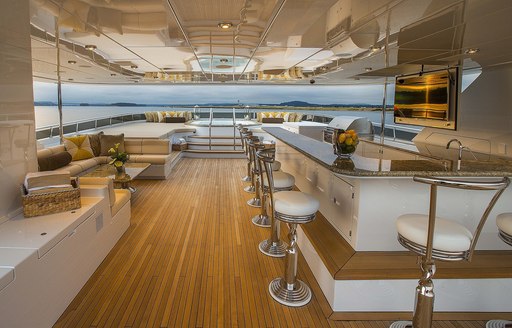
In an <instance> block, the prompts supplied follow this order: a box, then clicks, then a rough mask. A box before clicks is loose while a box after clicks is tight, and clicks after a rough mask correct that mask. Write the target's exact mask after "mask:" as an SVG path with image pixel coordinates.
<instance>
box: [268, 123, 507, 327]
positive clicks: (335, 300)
mask: <svg viewBox="0 0 512 328" xmlns="http://www.w3.org/2000/svg"><path fill="white" fill-rule="evenodd" d="M263 131H264V132H266V133H267V135H266V137H270V138H275V139H276V159H277V160H279V161H280V162H281V168H282V170H283V171H285V172H288V173H290V174H292V175H293V176H294V177H295V185H296V187H297V188H298V189H300V190H301V191H303V192H306V193H309V194H311V195H313V196H314V197H315V198H317V199H318V200H319V202H320V209H319V212H320V213H319V214H318V215H317V219H316V220H315V221H313V222H311V223H309V224H306V225H304V227H300V228H299V229H298V231H299V239H298V243H299V246H300V249H301V252H302V253H303V255H304V257H305V259H306V261H307V262H308V265H309V267H310V268H311V270H312V272H313V274H314V275H315V277H316V279H317V281H318V282H319V284H320V287H321V289H322V291H323V294H324V295H325V297H326V299H327V301H328V302H329V304H330V305H331V309H332V311H333V314H332V315H331V316H330V317H331V318H333V319H356V318H366V319H384V318H391V317H394V318H396V316H397V315H403V316H404V317H407V316H408V315H409V313H410V312H409V311H412V307H413V302H412V301H413V292H412V291H413V290H414V288H415V285H416V283H417V279H418V277H419V270H418V267H417V264H416V256H414V255H413V254H412V253H410V252H408V251H406V250H405V249H404V248H403V247H402V246H401V245H400V244H399V243H398V241H397V232H396V227H395V221H396V218H397V217H399V216H400V215H402V214H405V213H423V214H425V213H428V209H429V186H428V185H425V184H421V183H417V182H414V181H413V179H412V178H413V176H415V175H430V176H438V177H440V176H445V177H453V178H455V179H461V180H465V179H471V180H473V179H476V180H479V179H490V178H493V177H494V178H498V177H503V176H512V164H511V162H510V161H506V160H503V159H498V158H493V159H492V160H487V161H476V160H471V161H466V160H464V161H462V163H461V169H460V170H455V169H453V168H454V165H453V164H452V160H449V159H443V158H434V157H429V156H423V155H421V154H419V153H416V152H412V151H406V150H401V149H397V148H393V147H389V146H381V145H379V144H376V143H373V142H370V141H361V142H360V143H359V145H358V147H357V150H356V153H355V154H354V155H353V156H352V158H351V159H338V158H337V156H336V155H335V154H334V153H333V148H332V145H330V144H327V143H324V142H321V141H318V140H314V139H311V138H308V137H306V136H303V135H300V134H296V133H293V132H289V131H286V130H284V129H282V128H278V127H264V128H263ZM455 151H456V150H455V149H454V150H453V152H452V151H450V152H449V153H450V154H452V153H453V154H454V155H455V154H456V153H455ZM454 162H455V168H456V166H457V161H456V160H455V161H454ZM491 197H492V196H491V195H489V194H488V193H486V192H485V191H472V192H470V191H466V190H462V191H461V190H455V189H451V188H439V190H438V204H437V214H438V215H439V216H440V217H446V218H450V219H453V220H456V221H458V222H460V223H461V224H464V225H466V226H467V227H468V229H470V230H471V231H473V230H474V228H475V225H476V222H478V220H479V219H480V217H481V214H482V212H483V210H484V209H485V207H486V206H487V203H488V201H489V200H490V198H491ZM510 199H512V188H508V189H507V190H505V192H504V193H503V195H502V196H501V198H500V199H499V200H498V202H497V204H496V206H495V207H494V209H493V210H492V211H491V213H490V215H489V218H488V220H487V222H486V224H485V226H484V228H483V230H482V233H481V235H480V239H479V241H478V244H477V247H476V249H477V252H476V253H475V257H474V259H473V261H472V262H471V263H466V262H450V263H449V262H440V261H438V262H437V263H436V265H438V271H437V273H436V278H437V280H436V284H437V286H440V288H438V289H437V291H438V292H439V294H440V295H439V297H438V298H437V297H436V311H439V312H444V313H445V314H446V315H447V316H446V317H450V318H455V317H456V316H455V314H456V313H459V314H460V313H465V314H464V315H465V316H467V315H470V314H469V313H473V312H479V313H485V312H487V313H491V315H487V316H486V315H483V314H482V315H480V316H475V318H479V319H482V318H486V317H487V318H492V312H506V313H509V312H512V305H510V304H509V302H508V301H506V297H507V296H506V295H510V294H511V293H512V279H511V278H512V251H511V250H510V247H509V246H508V245H506V244H505V243H503V242H502V241H501V240H500V239H499V237H498V231H497V227H496V222H495V218H496V216H497V215H498V214H500V213H504V212H512V202H510ZM454 279H456V283H454ZM468 293H469V294H471V295H472V297H467V295H469V294H468ZM441 294H442V295H441ZM379 295H385V297H381V296H379ZM484 299H485V300H488V301H486V302H484V303H485V304H483V303H482V302H481V301H482V300H484ZM389 300H393V301H392V302H389ZM376 313H379V314H376ZM386 313H387V314H386ZM447 313H453V314H454V316H452V315H450V314H447Z"/></svg>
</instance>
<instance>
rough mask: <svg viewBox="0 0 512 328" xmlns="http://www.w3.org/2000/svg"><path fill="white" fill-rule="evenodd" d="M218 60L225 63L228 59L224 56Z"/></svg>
mask: <svg viewBox="0 0 512 328" xmlns="http://www.w3.org/2000/svg"><path fill="white" fill-rule="evenodd" d="M220 62H221V63H227V62H228V60H227V59H226V58H221V59H220Z"/></svg>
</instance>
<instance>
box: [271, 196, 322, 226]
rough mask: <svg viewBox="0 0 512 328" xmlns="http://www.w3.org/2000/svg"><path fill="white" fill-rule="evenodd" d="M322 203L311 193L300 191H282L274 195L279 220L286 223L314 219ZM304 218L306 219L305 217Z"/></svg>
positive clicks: (304, 221) (305, 221)
mask: <svg viewBox="0 0 512 328" xmlns="http://www.w3.org/2000/svg"><path fill="white" fill-rule="evenodd" d="M319 207H320V203H319V202H318V200H317V199H316V198H314V197H313V196H311V195H310V194H306V193H304V192H300V191H280V192H278V193H276V194H275V195H274V208H275V211H276V216H277V218H278V219H279V220H281V221H283V222H286V223H307V222H310V221H313V219H314V217H313V218H312V219H311V218H310V217H311V216H314V215H315V213H316V211H318V208H319ZM303 218H304V219H303Z"/></svg>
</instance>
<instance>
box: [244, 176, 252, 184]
mask: <svg viewBox="0 0 512 328" xmlns="http://www.w3.org/2000/svg"><path fill="white" fill-rule="evenodd" d="M242 181H243V182H251V181H252V179H251V177H250V176H249V175H246V176H245V177H243V178H242Z"/></svg>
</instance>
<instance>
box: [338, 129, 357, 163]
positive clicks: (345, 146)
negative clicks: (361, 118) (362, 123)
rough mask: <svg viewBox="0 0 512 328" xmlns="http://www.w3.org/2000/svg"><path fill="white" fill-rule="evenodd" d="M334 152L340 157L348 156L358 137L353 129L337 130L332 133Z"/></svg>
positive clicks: (353, 148) (354, 149)
mask: <svg viewBox="0 0 512 328" xmlns="http://www.w3.org/2000/svg"><path fill="white" fill-rule="evenodd" d="M332 141H333V145H334V153H335V154H336V155H338V156H340V157H350V156H351V155H352V154H353V153H354V152H355V151H356V147H357V144H359V137H358V136H357V133H356V132H355V131H354V130H347V131H345V130H343V129H341V130H338V131H336V132H335V133H334V134H333V140H332Z"/></svg>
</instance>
